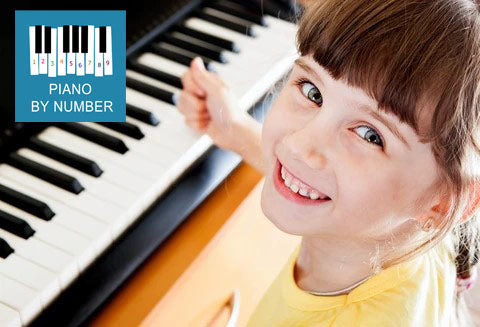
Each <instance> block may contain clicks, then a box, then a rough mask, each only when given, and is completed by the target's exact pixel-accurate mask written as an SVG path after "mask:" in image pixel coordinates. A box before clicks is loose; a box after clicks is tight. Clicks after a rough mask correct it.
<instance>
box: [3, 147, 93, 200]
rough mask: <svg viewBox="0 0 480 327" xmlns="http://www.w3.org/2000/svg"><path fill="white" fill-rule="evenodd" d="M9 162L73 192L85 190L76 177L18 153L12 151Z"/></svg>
mask: <svg viewBox="0 0 480 327" xmlns="http://www.w3.org/2000/svg"><path fill="white" fill-rule="evenodd" d="M7 163H8V164H9V165H12V166H13V167H16V168H18V169H20V170H23V171H24V172H26V173H29V174H31V175H33V176H36V177H38V178H40V179H43V180H44V181H45V182H47V183H50V184H53V185H56V186H58V187H60V188H63V189H64V190H66V191H69V192H71V193H74V194H78V193H80V192H82V191H83V190H84V187H83V186H82V184H80V182H79V181H78V180H77V179H76V178H75V177H72V176H70V175H67V174H65V173H62V172H60V171H58V170H56V169H52V168H50V167H47V166H45V165H42V164H40V163H38V162H35V161H33V160H30V159H28V158H25V157H24V156H21V155H19V154H18V153H10V155H9V156H8V158H7Z"/></svg>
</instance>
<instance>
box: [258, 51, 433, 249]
mask: <svg viewBox="0 0 480 327" xmlns="http://www.w3.org/2000/svg"><path fill="white" fill-rule="evenodd" d="M299 60H300V61H301V63H303V64H297V63H296V64H295V65H294V68H293V71H292V73H291V75H290V77H289V79H288V81H287V83H286V84H285V86H284V88H283V89H282V91H281V92H280V94H279V95H278V97H277V98H276V100H275V103H274V104H273V106H272V108H271V109H270V111H269V112H268V114H267V117H266V119H265V122H264V124H263V131H262V148H263V151H264V153H265V159H266V165H267V174H266V178H265V185H264V188H263V191H262V198H261V205H262V210H263V212H264V214H265V215H266V216H267V217H268V218H269V219H270V220H271V221H272V222H273V223H274V224H275V225H276V226H277V227H278V228H279V229H281V230H283V231H285V232H287V233H290V234H295V235H302V236H307V235H323V236H333V237H336V236H339V237H344V236H350V237H352V238H356V237H359V238H367V239H372V238H373V239H375V240H387V239H390V238H391V236H392V234H398V235H399V234H400V233H402V232H407V231H409V230H410V229H412V228H413V224H414V223H415V220H412V218H414V219H418V218H424V217H425V216H424V215H427V214H428V211H422V212H419V211H418V209H415V206H414V204H415V201H418V202H417V203H416V205H417V207H420V208H426V209H427V210H428V209H430V206H429V205H430V204H432V205H433V203H431V202H427V200H426V196H425V195H426V194H428V191H429V188H430V187H432V185H433V183H434V181H435V179H436V178H437V171H436V167H437V166H436V163H435V160H434V156H433V153H432V152H431V148H430V145H429V144H422V143H420V142H419V141H418V136H417V135H416V133H415V131H414V130H413V129H412V128H411V127H410V126H408V125H407V124H404V123H400V121H399V120H398V119H397V117H396V116H394V115H391V114H388V115H387V114H385V113H383V112H380V111H379V110H377V109H376V108H377V102H376V101H375V100H374V99H372V98H370V97H369V96H367V94H366V93H364V92H363V91H362V90H361V89H358V88H353V87H350V86H348V85H347V84H345V83H344V82H342V81H335V80H334V79H333V78H332V77H330V76H329V74H328V73H327V71H326V70H325V69H323V68H322V67H321V66H319V65H318V64H317V63H316V62H315V61H314V60H313V57H311V56H303V57H300V58H299ZM302 66H303V68H302ZM297 83H298V84H297ZM367 107H370V108H372V109H371V110H372V111H373V115H376V116H379V117H380V120H379V119H376V118H374V116H372V115H370V114H369V113H368V110H367V109H365V108H367ZM381 119H383V120H385V121H386V122H387V123H382V122H381ZM388 125H391V127H392V129H393V130H396V132H397V133H398V134H399V135H398V136H397V135H395V132H393V131H391V130H390V129H389V128H388V127H387V126H388ZM402 138H403V139H404V141H405V142H406V144H405V143H403V141H402ZM277 161H278V162H279V164H280V165H282V166H284V167H285V168H286V169H287V170H288V171H289V172H290V173H291V174H293V175H294V176H296V178H298V179H299V180H300V181H303V182H304V183H305V184H307V185H309V186H311V187H312V188H314V189H316V190H318V191H320V192H322V193H323V194H326V195H327V196H329V197H330V198H331V200H329V201H327V202H320V201H318V200H307V203H301V202H298V201H292V200H290V199H289V195H290V196H292V195H293V191H290V192H292V193H290V194H289V195H288V194H287V195H286V196H285V195H284V194H282V192H281V191H280V192H279V190H278V188H277V186H278V185H277V186H275V181H274V179H275V178H277V177H276V172H277V170H276V167H278V166H277V164H278V162H277ZM280 180H281V182H282V183H283V179H280ZM284 191H285V189H284Z"/></svg>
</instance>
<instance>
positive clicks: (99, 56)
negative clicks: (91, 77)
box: [95, 27, 103, 76]
mask: <svg viewBox="0 0 480 327" xmlns="http://www.w3.org/2000/svg"><path fill="white" fill-rule="evenodd" d="M95 76H103V53H101V52H100V28H98V27H96V28H95Z"/></svg>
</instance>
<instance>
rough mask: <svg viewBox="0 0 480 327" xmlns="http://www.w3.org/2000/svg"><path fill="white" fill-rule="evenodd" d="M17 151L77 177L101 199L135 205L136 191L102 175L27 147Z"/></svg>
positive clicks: (125, 205)
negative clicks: (75, 166) (73, 166)
mask: <svg viewBox="0 0 480 327" xmlns="http://www.w3.org/2000/svg"><path fill="white" fill-rule="evenodd" d="M17 152H18V153H19V154H20V155H22V156H24V157H25V158H28V159H30V160H33V161H35V162H37V163H40V164H43V165H45V166H47V167H50V168H53V169H56V170H58V171H60V172H62V173H64V174H67V175H70V176H72V177H75V178H76V179H77V180H78V181H79V182H80V184H82V185H83V186H84V187H85V188H86V189H87V190H88V191H89V192H91V193H92V194H93V195H95V196H96V197H98V198H99V199H104V200H106V201H110V202H112V203H115V204H117V205H118V206H120V207H124V208H129V207H132V206H134V205H135V201H136V199H137V195H136V194H135V193H134V192H132V191H128V190H125V189H122V188H120V187H118V186H117V185H115V184H110V183H108V182H105V181H104V180H103V178H102V176H99V177H93V176H90V175H88V174H85V173H84V172H81V171H79V170H76V169H74V168H72V167H70V166H67V165H65V164H63V163H61V162H59V161H56V160H53V159H51V158H49V157H46V156H44V155H42V154H40V153H38V152H35V151H33V150H30V149H27V148H21V149H19V150H18V151H17Z"/></svg>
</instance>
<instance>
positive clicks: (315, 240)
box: [294, 236, 375, 294]
mask: <svg viewBox="0 0 480 327" xmlns="http://www.w3.org/2000/svg"><path fill="white" fill-rule="evenodd" d="M374 254H375V245H373V244H368V243H365V242H359V241H358V240H343V241H339V240H338V239H334V240H333V239H331V238H324V237H322V238H319V237H311V236H304V237H303V238H302V243H301V245H300V251H299V253H298V258H297V262H296V264H295V269H294V276H295V281H296V283H297V285H298V287H299V288H301V289H303V290H305V291H317V292H325V293H327V292H335V291H338V290H343V289H346V288H349V287H350V286H352V285H354V284H356V283H358V282H359V281H361V280H362V279H365V278H368V277H369V276H371V275H372V274H373V269H372V264H371V260H370V258H371V257H372V255H374ZM332 276H334V277H332ZM350 291H351V290H347V291H346V292H344V293H339V294H347V293H349V292H350Z"/></svg>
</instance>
